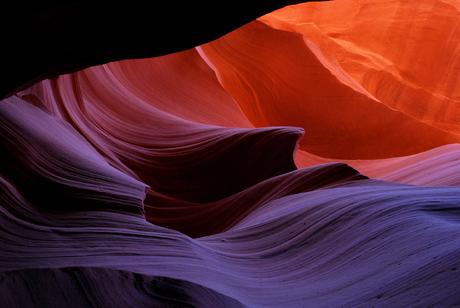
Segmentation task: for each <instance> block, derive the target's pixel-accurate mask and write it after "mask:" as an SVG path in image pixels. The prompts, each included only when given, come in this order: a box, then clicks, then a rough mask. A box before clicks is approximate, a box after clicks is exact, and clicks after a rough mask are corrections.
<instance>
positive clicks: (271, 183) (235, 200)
mask: <svg viewBox="0 0 460 308" xmlns="http://www.w3.org/2000/svg"><path fill="white" fill-rule="evenodd" d="M359 179H367V177H365V176H363V175H361V174H359V173H358V172H357V171H356V170H354V169H352V168H350V167H349V166H347V165H346V164H343V163H330V164H325V165H320V166H314V167H310V168H304V169H300V170H296V171H292V172H290V173H286V174H282V175H279V176H276V177H272V178H270V179H267V180H265V181H263V182H260V183H258V184H256V185H253V186H251V187H250V188H247V189H245V190H244V191H242V192H239V193H236V194H234V195H232V196H229V197H227V198H225V199H222V200H219V201H216V202H212V203H201V204H198V203H192V202H184V201H181V200H177V199H174V198H171V197H168V196H164V195H161V194H158V193H156V192H154V191H149V192H148V194H147V198H146V200H145V217H146V219H147V220H148V221H150V222H152V223H154V224H155V225H159V226H163V227H167V228H170V229H175V230H178V231H180V232H182V233H184V234H187V235H188V236H191V237H202V236H206V235H211V234H215V233H220V232H224V231H226V230H227V229H229V228H231V227H232V226H233V225H235V224H237V223H238V222H239V221H240V220H241V219H244V218H245V217H246V216H247V215H248V214H249V213H251V212H253V211H255V210H256V209H257V208H259V207H261V206H263V205H264V204H266V203H268V202H270V201H273V200H276V199H279V198H282V197H284V196H289V195H292V194H298V193H301V192H306V191H311V190H317V189H323V188H326V187H330V186H332V185H337V184H339V183H343V182H347V181H356V180H359Z"/></svg>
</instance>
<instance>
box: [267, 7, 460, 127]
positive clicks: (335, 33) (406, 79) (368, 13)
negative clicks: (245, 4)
mask: <svg viewBox="0 0 460 308" xmlns="http://www.w3.org/2000/svg"><path fill="white" fill-rule="evenodd" d="M459 18H460V10H459V5H458V1H456V0H445V1H444V0H422V1H417V3H413V2H407V1H402V0H393V1H384V0H366V1H359V2H356V1H353V0H337V1H330V2H325V3H308V4H300V5H296V6H295V7H287V8H285V9H281V10H278V11H276V12H273V13H270V14H268V15H265V16H263V17H262V18H260V19H259V20H260V21H262V22H264V23H265V24H267V25H269V26H271V27H274V28H276V29H282V30H286V31H292V32H294V33H300V34H301V35H302V36H303V37H304V38H305V39H307V40H309V41H311V42H313V43H315V44H317V45H319V46H321V47H322V48H324V49H325V50H326V51H327V52H328V53H330V54H331V55H332V56H334V57H335V58H336V59H337V61H338V63H339V64H340V66H341V67H342V68H343V69H344V70H345V71H346V72H347V73H348V74H349V75H350V76H351V77H353V78H354V79H355V80H356V81H357V82H359V83H360V85H361V86H363V87H364V88H365V89H366V91H368V92H369V93H370V94H372V95H373V96H374V97H375V98H377V99H378V100H379V101H380V102H382V103H383V104H385V105H387V106H389V107H391V108H393V109H396V110H399V111H402V112H404V113H405V114H407V115H409V116H411V117H414V118H416V119H418V120H420V121H423V122H425V123H427V124H429V125H432V126H436V127H439V128H441V129H443V130H446V131H449V132H453V133H455V134H458V133H459V132H460V126H459V121H458V118H459V106H460V104H459V102H460V82H459V80H458V78H457V76H458V67H459V61H460V57H459V55H460V52H459V48H460V47H459V46H460V28H459V27H460V25H459V24H458V20H459Z"/></svg>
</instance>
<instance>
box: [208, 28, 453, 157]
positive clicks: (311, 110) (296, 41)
mask: <svg viewBox="0 0 460 308" xmlns="http://www.w3.org/2000/svg"><path fill="white" fill-rule="evenodd" d="M200 48H201V50H202V52H203V54H204V55H205V57H206V58H207V60H208V61H210V62H211V63H212V65H213V68H214V69H215V71H216V74H217V76H218V78H219V81H220V82H221V83H222V85H223V87H224V88H225V89H226V90H227V91H228V92H229V93H230V94H231V95H232V96H233V97H234V98H235V100H236V101H237V102H238V104H239V105H240V106H241V108H242V110H243V112H244V113H245V114H246V115H247V116H248V119H250V120H251V122H252V123H253V124H254V125H255V126H277V125H293V126H298V127H302V128H304V129H305V131H306V133H305V136H304V137H303V138H302V140H301V141H300V149H302V150H305V151H307V152H309V153H312V154H315V155H318V156H322V157H329V158H336V159H366V158H367V159H368V158H384V157H394V156H401V155H409V154H414V153H418V152H420V151H424V150H428V149H431V148H434V147H436V146H440V145H443V144H449V143H454V142H459V140H460V139H459V137H458V136H457V135H454V134H451V133H448V132H446V131H443V130H440V129H438V128H436V127H433V126H430V125H427V124H426V123H423V122H421V121H418V120H416V119H414V118H412V117H410V116H408V115H405V114H404V113H401V112H398V111H395V110H393V109H391V108H388V107H387V106H385V105H383V104H381V103H380V102H379V101H378V100H376V99H375V98H374V97H372V95H370V94H369V93H368V92H366V90H364V89H363V88H362V87H361V86H360V85H359V84H358V83H357V82H356V81H354V80H353V79H352V78H351V77H350V76H349V75H348V74H347V73H346V72H345V71H343V70H342V68H341V67H340V66H339V64H338V63H337V62H336V61H335V59H334V58H333V57H332V56H330V55H328V54H327V53H326V52H323V51H322V50H321V48H319V47H318V46H316V45H315V44H313V43H311V42H309V41H306V40H304V38H303V37H302V36H301V35H300V34H298V33H293V32H286V31H280V30H275V29H272V28H270V27H268V26H266V25H265V24H263V23H261V22H259V21H254V22H252V23H251V24H248V25H246V26H244V27H242V28H240V29H238V30H236V31H234V32H232V33H230V34H228V35H226V36H224V37H222V38H220V39H218V40H216V41H214V42H212V43H209V44H206V45H203V46H201V47H200ZM401 132H404V133H401Z"/></svg>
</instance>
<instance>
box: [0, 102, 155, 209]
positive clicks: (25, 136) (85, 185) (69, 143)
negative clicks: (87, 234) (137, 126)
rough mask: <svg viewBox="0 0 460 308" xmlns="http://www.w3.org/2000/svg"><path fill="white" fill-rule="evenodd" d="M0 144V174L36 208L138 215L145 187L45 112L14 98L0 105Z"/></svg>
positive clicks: (68, 127)
mask: <svg viewBox="0 0 460 308" xmlns="http://www.w3.org/2000/svg"><path fill="white" fill-rule="evenodd" d="M44 108H45V107H44ZM0 143H1V144H2V146H1V148H0V160H1V162H0V174H1V175H2V176H3V177H5V178H7V179H9V180H10V181H11V182H12V183H14V185H15V186H16V187H17V188H18V190H19V192H20V193H21V194H22V195H24V196H25V197H26V198H28V199H29V200H31V201H32V202H33V203H35V204H36V205H39V206H41V207H44V208H48V209H55V210H62V211H71V210H85V209H86V210H88V209H93V208H101V207H102V208H105V209H118V210H128V211H133V212H137V213H142V212H143V199H144V197H145V192H146V190H147V185H145V184H143V183H141V182H139V181H137V180H135V179H133V178H131V177H129V176H127V175H126V174H124V173H122V172H120V171H118V170H116V169H115V168H113V167H111V166H110V165H109V164H108V163H107V161H106V160H105V159H104V158H103V157H102V156H101V155H99V153H97V151H96V150H94V148H93V147H92V146H91V145H90V144H89V143H88V142H87V141H86V140H85V139H84V138H83V137H82V136H81V135H80V134H78V133H77V132H76V131H75V130H74V129H73V128H72V126H71V125H70V124H69V123H67V122H64V121H62V120H59V119H57V118H55V117H53V116H52V115H51V114H50V113H49V111H48V112H45V111H43V110H41V109H39V108H37V107H34V106H32V105H31V104H29V103H27V102H25V101H23V100H21V99H19V98H18V97H11V98H9V99H5V100H2V101H0Z"/></svg>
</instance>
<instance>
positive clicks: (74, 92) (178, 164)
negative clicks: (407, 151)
mask: <svg viewBox="0 0 460 308" xmlns="http://www.w3.org/2000/svg"><path fill="white" fill-rule="evenodd" d="M176 91H178V90H176ZM26 93H29V94H28V95H32V94H33V95H36V96H37V97H38V98H39V99H41V100H43V104H44V105H46V106H47V107H48V108H49V109H50V110H51V111H52V112H53V114H54V115H55V116H57V117H59V118H62V119H64V120H66V121H68V122H69V123H71V124H72V125H73V126H74V128H75V129H76V130H77V131H78V132H80V133H81V134H82V135H83V136H84V137H85V138H87V140H88V141H89V142H90V143H91V144H92V145H93V146H94V147H95V148H96V149H97V150H98V151H99V152H100V153H101V154H102V155H103V156H104V157H105V158H106V159H107V160H108V161H109V163H111V164H112V165H113V166H115V167H116V168H118V169H119V170H121V171H123V172H125V173H126V174H128V175H131V176H133V177H135V178H137V179H140V180H142V181H143V182H144V183H146V184H147V185H149V186H150V187H151V189H153V190H154V191H156V192H158V193H161V194H164V195H168V196H170V197H173V198H178V199H182V200H185V201H191V202H199V203H201V202H213V201H217V200H219V199H222V198H225V197H228V196H230V195H232V194H234V193H236V192H239V191H241V190H244V189H246V188H248V187H250V186H252V185H254V184H256V183H258V182H260V181H263V180H265V179H268V178H270V177H273V176H277V175H279V174H282V173H286V172H289V171H292V170H295V169H296V166H295V164H294V161H293V153H294V151H295V149H296V147H297V143H298V140H299V138H301V136H302V135H303V130H302V129H300V128H295V127H268V128H258V129H243V128H226V127H218V126H210V125H204V124H199V123H195V122H190V121H187V120H184V119H181V118H178V117H176V116H174V115H172V114H169V113H166V112H164V111H161V110H159V109H157V108H155V107H154V106H155V104H159V103H161V102H162V97H161V96H159V97H158V99H159V101H155V99H156V97H155V96H150V97H145V96H141V95H140V94H139V96H137V94H138V93H137V92H131V91H129V90H128V89H126V88H125V87H124V86H123V84H122V83H120V81H119V79H117V78H116V77H114V76H113V75H112V74H111V70H110V69H109V68H108V67H107V66H97V67H92V68H88V69H86V70H84V71H81V72H77V73H72V74H69V75H63V76H61V77H59V78H57V79H55V80H49V81H46V82H42V83H40V84H37V85H36V86H34V87H33V88H31V89H29V90H28V91H25V92H21V94H23V95H25V94H26ZM182 95H184V94H182ZM191 99H193V97H192V98H191ZM164 100H166V98H164ZM167 102H168V101H166V102H165V103H167ZM227 102H228V103H231V104H233V103H234V102H233V101H229V100H227ZM224 103H225V101H224V102H223V104H224ZM204 109H205V108H204ZM268 152H269V153H270V155H266V153H268Z"/></svg>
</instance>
